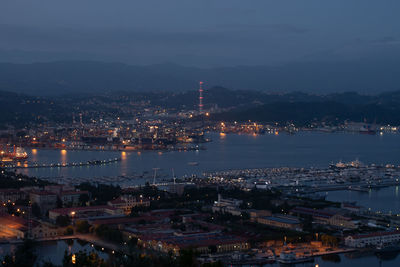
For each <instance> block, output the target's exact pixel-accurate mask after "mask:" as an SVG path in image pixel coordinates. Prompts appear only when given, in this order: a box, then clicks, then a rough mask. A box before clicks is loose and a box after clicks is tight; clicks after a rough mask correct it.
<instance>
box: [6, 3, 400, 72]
mask: <svg viewBox="0 0 400 267" xmlns="http://www.w3.org/2000/svg"><path fill="white" fill-rule="evenodd" d="M399 10H400V1H398V0H382V1H376V0H374V1H370V0H351V1H349V0H334V1H333V0H331V1H328V0H326V1H323V0H291V1H290V0H196V1H194V0H146V1H137V0H118V1H112V0H68V1H65V0H40V1H34V0H2V1H0V61H1V62H20V63H26V62H35V61H53V60H101V61H107V62H123V63H128V64H133V65H149V64H160V63H166V62H172V63H177V64H182V65H188V66H199V67H216V66H237V65H271V66H274V65H280V64H285V63H290V62H304V61H337V60H342V61H351V60H360V59H362V60H398V59H400V32H399V31H400V16H399V15H398V11H399Z"/></svg>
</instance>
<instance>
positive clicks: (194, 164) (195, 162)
mask: <svg viewBox="0 0 400 267" xmlns="http://www.w3.org/2000/svg"><path fill="white" fill-rule="evenodd" d="M188 165H190V166H197V165H199V163H198V162H197V161H191V162H188Z"/></svg>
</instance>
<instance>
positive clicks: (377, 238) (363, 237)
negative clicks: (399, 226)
mask: <svg viewBox="0 0 400 267" xmlns="http://www.w3.org/2000/svg"><path fill="white" fill-rule="evenodd" d="M399 241H400V231H392V232H389V231H388V232H376V233H369V234H360V235H350V236H347V237H346V238H345V239H344V242H345V244H346V246H348V247H353V248H365V247H371V246H377V245H385V244H394V243H398V242H399Z"/></svg>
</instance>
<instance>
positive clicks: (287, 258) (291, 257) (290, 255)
mask: <svg viewBox="0 0 400 267" xmlns="http://www.w3.org/2000/svg"><path fill="white" fill-rule="evenodd" d="M277 261H278V262H279V263H280V264H283V265H286V264H295V263H302V262H313V261H314V258H313V257H307V256H301V257H297V256H296V253H294V252H290V251H283V252H281V254H280V255H279V258H278V259H277Z"/></svg>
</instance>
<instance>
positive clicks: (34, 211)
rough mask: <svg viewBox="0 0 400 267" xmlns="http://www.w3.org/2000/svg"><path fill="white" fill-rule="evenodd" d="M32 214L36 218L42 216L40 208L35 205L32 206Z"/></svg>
mask: <svg viewBox="0 0 400 267" xmlns="http://www.w3.org/2000/svg"><path fill="white" fill-rule="evenodd" d="M32 214H33V215H34V216H36V217H38V218H40V217H41V216H42V212H41V210H40V207H39V205H38V204H37V203H33V204H32Z"/></svg>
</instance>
